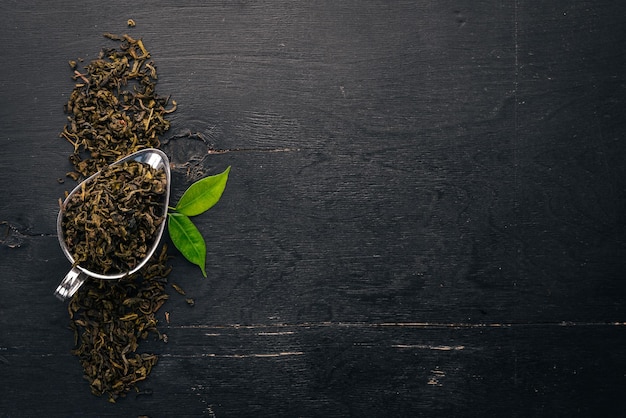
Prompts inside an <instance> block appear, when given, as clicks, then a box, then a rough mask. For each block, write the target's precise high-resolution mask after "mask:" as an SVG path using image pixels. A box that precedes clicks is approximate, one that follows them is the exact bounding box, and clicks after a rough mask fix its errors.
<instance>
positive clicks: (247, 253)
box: [0, 0, 626, 418]
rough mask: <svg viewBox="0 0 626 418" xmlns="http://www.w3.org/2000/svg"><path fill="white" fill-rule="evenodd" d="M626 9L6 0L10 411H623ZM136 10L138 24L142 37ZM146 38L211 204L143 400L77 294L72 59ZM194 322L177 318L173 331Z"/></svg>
mask: <svg viewBox="0 0 626 418" xmlns="http://www.w3.org/2000/svg"><path fill="white" fill-rule="evenodd" d="M624 15H626V7H625V6H622V5H621V4H615V3H614V2H608V1H595V2H592V1H587V0H576V1H567V2H566V1H560V0H559V1H551V2H543V3H538V2H530V1H525V0H510V1H490V0H483V1H475V2H471V4H470V3H467V2H459V1H453V0H446V1H438V2H429V1H398V2H385V1H374V0H371V1H370V0H368V1H341V2H333V1H320V2H312V3H294V2H290V1H278V0H271V1H270V0H268V1H265V2H260V3H259V2H249V1H233V2H231V1H222V2H195V1H191V0H183V1H163V2H159V3H158V4H153V3H149V2H134V3H132V4H127V3H123V2H119V1H116V0H113V1H110V2H107V3H106V4H101V3H98V2H94V1H86V2H81V3H76V2H68V1H59V2H56V3H55V4H54V5H52V4H51V3H50V4H49V3H48V2H42V1H34V0H29V1H21V2H17V1H5V2H3V3H2V4H1V5H0V33H1V34H2V38H3V40H4V41H3V42H2V43H0V54H1V56H2V58H3V59H2V62H1V63H0V75H1V76H2V77H1V78H0V79H1V80H2V81H1V82H0V93H2V96H3V97H4V98H5V100H4V101H3V103H2V104H1V105H0V126H2V134H1V136H0V150H1V152H2V157H3V158H1V159H0V190H1V191H2V192H3V194H4V196H5V198H3V199H2V200H0V276H1V277H2V278H3V279H2V280H1V281H0V375H1V376H2V378H0V391H1V393H2V396H0V417H30V416H39V415H41V416H49V417H56V416H58V417H70V416H80V417H91V416H94V417H95V416H111V417H113V416H116V417H117V416H140V415H148V416H150V417H153V418H154V417H168V416H178V417H200V416H215V417H228V416H237V417H239V416H302V417H306V416H337V417H339V416H342V417H343V416H355V417H361V416H459V417H460V416H481V417H485V416H487V417H491V416H493V417H499V416H513V417H543V416H590V415H593V414H603V416H620V415H621V414H622V413H623V411H624V409H625V407H626V405H624V401H623V395H622V393H623V390H624V388H625V387H626V381H625V380H626V378H625V376H626V375H625V374H624V373H625V372H624V370H626V360H624V359H625V358H626V356H625V354H626V353H625V352H624V351H625V349H624V346H625V344H624V343H625V342H626V327H625V325H624V324H625V323H626V303H625V302H624V301H625V300H626V285H625V284H624V280H623V276H624V271H626V257H625V256H626V238H625V237H626V234H625V233H626V231H625V225H626V223H625V221H624V213H626V211H625V209H626V194H625V193H624V191H625V190H626V184H625V179H626V173H625V172H624V171H625V167H626V165H625V164H624V163H623V161H624V158H625V157H626V145H625V142H624V138H625V135H626V118H624V116H623V112H624V108H625V105H626V87H625V85H626V81H625V75H624V74H626V71H625V70H626V65H625V64H626V62H625V58H624V57H625V55H624V54H623V52H622V46H623V44H624V40H625V39H624V37H625V33H624V30H623V22H622V20H623V16H624ZM128 18H133V19H134V20H135V21H136V22H137V27H135V28H128V27H126V20H127V19H128ZM105 31H108V32H114V33H122V32H129V33H131V34H133V35H135V36H140V37H142V38H143V40H144V43H145V44H146V46H147V48H148V49H149V50H150V51H151V52H152V56H153V58H154V60H155V62H156V64H157V67H158V71H159V84H158V92H159V93H160V94H163V95H168V94H171V95H172V98H173V99H175V100H176V101H177V102H178V104H179V108H178V110H177V111H176V112H175V113H174V114H172V129H171V131H170V132H169V133H168V135H167V136H166V137H165V138H163V146H162V148H163V149H164V150H165V152H166V153H167V154H168V155H169V156H170V157H171V160H172V162H173V164H174V168H173V179H174V190H173V194H174V196H173V198H174V199H177V198H178V197H180V195H181V194H182V193H183V191H184V190H185V188H186V187H187V185H189V184H190V183H191V182H192V181H193V180H195V179H198V178H200V177H201V176H204V175H207V174H215V173H218V172H221V171H223V169H224V168H226V166H228V165H230V166H232V171H231V174H230V179H229V184H228V187H227V189H226V192H225V193H224V195H223V197H222V200H221V201H220V203H219V204H218V205H217V206H215V207H214V208H213V209H211V211H210V212H209V213H208V214H206V215H201V216H199V217H197V218H196V222H197V225H198V227H199V229H200V230H201V231H203V234H204V235H205V237H206V238H207V243H208V255H207V273H208V276H209V277H208V278H207V279H203V278H202V277H201V274H200V273H199V271H198V270H197V269H196V268H194V267H193V266H190V265H188V264H187V263H186V262H184V260H183V259H182V257H180V256H178V257H176V258H175V259H174V260H172V264H173V267H174V271H173V273H172V275H171V276H170V281H171V282H173V283H176V284H178V285H180V286H182V287H183V288H184V289H185V291H186V292H187V296H188V297H192V298H194V300H195V306H193V307H190V306H188V305H187V303H186V302H185V299H184V297H182V296H180V295H177V294H176V293H175V292H170V293H171V298H170V300H169V301H168V302H167V303H166V305H165V306H164V307H163V308H162V310H161V311H160V312H159V318H158V319H159V321H160V326H161V328H160V329H161V330H162V332H165V333H166V334H167V335H168V341H169V342H168V343H167V344H164V343H162V342H157V341H146V342H145V343H144V344H143V345H142V346H140V351H151V352H157V353H158V354H159V355H160V359H159V363H158V364H157V366H156V367H155V369H154V370H153V373H152V374H151V375H150V377H149V378H148V380H147V381H145V382H143V383H142V384H141V385H140V388H141V390H142V391H143V392H140V393H139V394H130V395H129V397H128V398H126V399H123V400H121V401H119V402H118V403H117V404H115V405H110V404H108V403H107V402H106V399H99V398H95V397H93V396H92V395H91V394H90V393H89V387H88V384H87V383H86V382H85V381H84V380H83V379H82V376H81V374H82V370H81V367H80V365H79V363H78V361H77V359H76V358H75V357H73V356H72V355H71V354H70V350H71V348H72V344H73V336H72V332H71V331H70V330H69V329H67V326H68V316H67V312H66V309H65V307H64V305H63V304H60V303H59V302H58V301H57V300H56V299H55V298H54V296H53V294H52V293H53V291H54V288H55V287H56V285H57V284H58V282H59V281H60V279H61V278H62V276H63V275H64V274H65V272H66V270H67V269H68V267H69V266H68V264H67V261H66V260H65V259H64V257H63V255H62V253H61V251H60V249H59V248H58V243H57V237H56V232H55V222H56V212H57V210H58V206H57V199H58V198H59V197H60V196H62V195H63V191H64V190H66V189H69V188H71V187H72V185H71V183H72V182H71V181H69V180H67V181H66V182H65V183H64V184H59V183H58V181H57V179H58V178H61V177H63V176H64V174H65V172H66V171H68V170H69V163H68V162H67V155H68V154H69V152H70V151H71V149H70V148H69V145H68V144H67V143H65V142H64V141H63V140H62V139H60V138H57V136H58V132H59V131H60V130H61V129H62V127H63V124H64V123H65V116H64V114H63V104H64V103H65V101H66V100H67V97H68V95H69V93H70V91H71V89H72V83H71V80H70V71H69V69H68V67H67V60H69V59H75V58H77V57H83V58H84V59H86V60H90V59H92V58H94V57H95V56H96V55H97V53H98V52H99V50H100V49H101V47H103V46H108V45H111V44H110V43H109V41H107V40H106V39H104V38H102V37H101V34H102V32H105ZM165 312H168V315H169V320H170V321H169V323H167V322H166V321H165Z"/></svg>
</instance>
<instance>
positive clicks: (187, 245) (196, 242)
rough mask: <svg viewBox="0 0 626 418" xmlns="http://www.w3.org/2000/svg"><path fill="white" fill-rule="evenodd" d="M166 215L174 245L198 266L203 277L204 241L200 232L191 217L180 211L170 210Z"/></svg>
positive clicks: (204, 271) (204, 273)
mask: <svg viewBox="0 0 626 418" xmlns="http://www.w3.org/2000/svg"><path fill="white" fill-rule="evenodd" d="M167 217H168V222H167V228H168V231H169V234H170V238H171V239H172V242H173V243H174V246H175V247H176V248H178V251H180V252H181V254H182V255H183V256H184V257H185V258H186V259H187V260H189V261H190V262H191V263H193V264H195V265H197V266H198V267H200V270H202V274H203V275H204V277H207V275H206V270H205V263H206V243H205V242H204V238H202V234H200V231H198V228H196V226H195V225H194V224H193V222H191V219H189V217H187V216H186V215H184V214H182V213H178V212H170V213H168V214H167Z"/></svg>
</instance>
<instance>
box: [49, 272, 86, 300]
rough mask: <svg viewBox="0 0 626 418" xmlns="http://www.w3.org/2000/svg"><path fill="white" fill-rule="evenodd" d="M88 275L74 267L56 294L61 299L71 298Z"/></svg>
mask: <svg viewBox="0 0 626 418" xmlns="http://www.w3.org/2000/svg"><path fill="white" fill-rule="evenodd" d="M86 278H87V275H86V274H85V273H83V272H82V271H80V270H78V269H77V268H76V267H73V268H72V269H71V270H70V271H69V272H68V273H67V274H66V275H65V278H64V279H63V281H62V282H61V284H60V285H59V287H57V290H56V291H55V292H54V296H56V297H57V298H59V299H60V300H62V301H63V300H65V299H67V298H71V297H72V295H73V294H74V293H76V291H77V290H78V288H79V287H80V286H81V285H82V284H83V283H84V282H85V279H86Z"/></svg>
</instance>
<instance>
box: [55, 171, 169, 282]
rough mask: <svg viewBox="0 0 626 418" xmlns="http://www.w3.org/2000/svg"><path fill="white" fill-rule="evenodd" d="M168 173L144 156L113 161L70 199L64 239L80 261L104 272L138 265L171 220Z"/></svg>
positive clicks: (64, 215) (73, 255)
mask: <svg viewBox="0 0 626 418" xmlns="http://www.w3.org/2000/svg"><path fill="white" fill-rule="evenodd" d="M166 182H167V178H166V175H165V172H164V171H163V170H158V169H155V168H153V167H151V166H150V165H148V164H145V163H142V162H139V161H126V162H123V163H120V164H114V165H111V166H108V167H106V168H104V169H103V170H102V172H101V173H100V174H99V175H98V176H96V177H95V178H94V179H92V180H90V181H88V182H83V183H82V187H81V188H80V189H79V191H77V192H76V193H74V194H72V195H71V196H70V197H69V198H68V199H67V202H66V204H65V210H64V212H63V218H62V227H63V231H64V240H65V242H66V244H67V247H68V250H69V252H70V254H72V257H73V258H74V261H75V262H76V263H78V264H80V265H81V266H82V267H85V268H87V269H88V270H90V271H93V272H95V273H100V274H118V273H125V272H128V271H131V270H133V269H134V268H135V267H136V266H137V265H139V263H140V262H141V261H142V260H143V259H144V258H146V257H147V256H148V253H149V251H150V250H151V249H152V247H153V245H154V241H155V239H156V238H157V235H158V234H157V231H158V229H159V226H160V225H161V224H162V223H163V221H164V220H165V212H166V208H165V207H164V203H165V199H164V198H165V192H166V190H167V184H166Z"/></svg>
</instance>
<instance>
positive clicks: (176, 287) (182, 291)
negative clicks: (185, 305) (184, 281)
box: [172, 283, 185, 296]
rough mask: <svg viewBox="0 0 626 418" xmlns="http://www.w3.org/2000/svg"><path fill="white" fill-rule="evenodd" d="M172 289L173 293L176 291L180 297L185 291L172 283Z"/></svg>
mask: <svg viewBox="0 0 626 418" xmlns="http://www.w3.org/2000/svg"><path fill="white" fill-rule="evenodd" d="M172 287H173V288H174V290H175V291H177V292H178V293H180V294H181V295H183V296H184V295H185V291H184V290H183V288H182V287H180V286H179V285H177V284H175V283H172Z"/></svg>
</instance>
